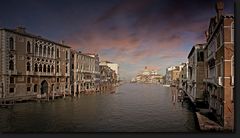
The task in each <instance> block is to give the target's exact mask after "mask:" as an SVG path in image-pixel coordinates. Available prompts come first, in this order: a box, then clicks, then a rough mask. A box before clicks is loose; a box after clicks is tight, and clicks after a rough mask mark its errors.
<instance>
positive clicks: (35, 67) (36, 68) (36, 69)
mask: <svg viewBox="0 0 240 138" xmlns="http://www.w3.org/2000/svg"><path fill="white" fill-rule="evenodd" d="M34 71H35V72H38V65H37V63H36V64H35V66H34Z"/></svg>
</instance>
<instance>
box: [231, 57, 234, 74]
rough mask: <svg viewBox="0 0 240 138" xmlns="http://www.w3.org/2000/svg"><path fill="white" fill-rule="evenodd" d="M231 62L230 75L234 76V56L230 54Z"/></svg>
mask: <svg viewBox="0 0 240 138" xmlns="http://www.w3.org/2000/svg"><path fill="white" fill-rule="evenodd" d="M231 60H232V64H231V76H234V56H232V59H231Z"/></svg>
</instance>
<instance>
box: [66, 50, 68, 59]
mask: <svg viewBox="0 0 240 138" xmlns="http://www.w3.org/2000/svg"><path fill="white" fill-rule="evenodd" d="M66 59H68V51H66Z"/></svg>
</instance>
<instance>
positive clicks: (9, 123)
mask: <svg viewBox="0 0 240 138" xmlns="http://www.w3.org/2000/svg"><path fill="white" fill-rule="evenodd" d="M188 106H189V104H188V103H186V102H183V104H182V103H180V102H178V94H177V93H176V91H174V89H171V88H166V87H162V86H161V85H151V84H148V85H146V84H124V85H121V86H120V87H117V88H116V90H115V91H114V92H113V91H111V92H105V93H97V94H91V95H80V97H78V98H71V97H69V98H66V99H57V100H55V101H52V102H46V103H22V104H19V105H16V106H15V107H14V108H13V109H0V112H1V116H0V121H1V123H0V130H1V131H2V132H195V131H197V129H196V127H195V122H194V116H193V112H191V111H190V110H188V109H187V108H188Z"/></svg>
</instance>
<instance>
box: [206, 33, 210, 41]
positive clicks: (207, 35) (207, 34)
mask: <svg viewBox="0 0 240 138" xmlns="http://www.w3.org/2000/svg"><path fill="white" fill-rule="evenodd" d="M208 37H209V33H208V31H205V38H206V41H207V40H208Z"/></svg>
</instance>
